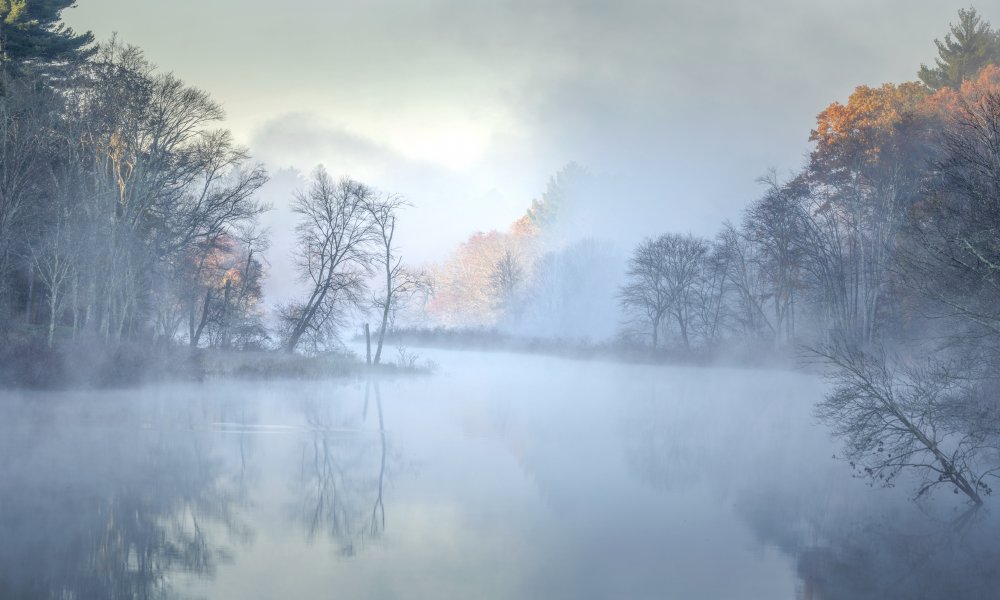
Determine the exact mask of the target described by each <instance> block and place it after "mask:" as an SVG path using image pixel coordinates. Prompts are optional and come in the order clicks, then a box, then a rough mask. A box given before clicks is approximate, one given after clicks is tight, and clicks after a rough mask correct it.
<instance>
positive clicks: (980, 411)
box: [816, 342, 1000, 505]
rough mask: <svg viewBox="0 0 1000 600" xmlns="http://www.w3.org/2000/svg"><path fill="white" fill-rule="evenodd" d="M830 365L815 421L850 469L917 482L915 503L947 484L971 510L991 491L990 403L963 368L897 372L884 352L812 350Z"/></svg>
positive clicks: (993, 426) (843, 347)
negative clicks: (836, 442) (841, 449)
mask: <svg viewBox="0 0 1000 600" xmlns="http://www.w3.org/2000/svg"><path fill="white" fill-rule="evenodd" d="M816 352H817V353H818V354H819V355H820V356H821V357H823V358H824V359H825V360H827V361H828V362H829V363H830V364H831V365H833V367H834V370H833V371H832V372H831V373H830V379H831V380H832V382H833V383H834V390H833V392H832V393H830V394H829V395H828V396H827V398H826V399H825V400H824V401H823V402H821V403H820V405H819V406H818V414H819V415H820V417H821V418H822V419H823V420H825V421H826V422H828V423H830V424H831V425H832V426H833V429H834V431H835V433H836V434H837V435H839V436H840V437H842V438H843V439H844V441H845V451H846V455H847V458H848V459H850V460H851V464H852V465H853V466H854V467H855V468H856V469H858V470H859V471H860V472H861V473H862V474H863V475H864V476H867V477H871V478H872V479H874V480H875V481H878V482H880V483H883V484H885V485H891V484H892V483H893V481H894V479H895V478H896V476H897V475H898V474H899V473H901V472H903V471H904V470H906V471H915V472H917V473H918V474H920V475H921V476H923V480H922V483H921V484H920V487H919V488H918V490H917V496H918V497H919V496H922V495H924V494H925V493H926V492H927V491H929V490H930V489H932V488H934V487H936V486H938V485H951V486H953V489H954V490H955V493H959V492H961V493H962V494H964V495H965V496H966V497H968V499H969V500H970V501H971V502H973V503H974V504H977V505H979V504H982V502H983V500H982V497H983V496H984V495H986V494H989V493H990V492H991V488H990V486H989V485H988V480H989V479H991V478H993V477H996V476H997V473H998V472H1000V465H997V464H996V462H995V457H996V453H997V450H998V442H1000V437H998V432H1000V429H998V427H997V425H998V420H997V411H996V405H995V403H992V404H991V403H988V402H987V403H984V402H982V401H981V398H980V396H979V394H978V392H979V390H980V387H979V386H981V382H980V381H977V380H976V379H975V378H972V377H970V372H969V370H968V368H967V367H964V366H962V365H960V364H953V363H949V362H944V361H930V360H929V361H927V362H925V363H922V364H917V365H909V366H901V367H896V366H894V365H893V364H891V362H890V359H889V358H888V357H887V356H886V353H885V352H884V351H879V352H878V353H877V354H870V353H866V352H864V351H861V350H860V349H858V348H856V347H854V346H852V345H851V344H850V343H849V342H836V343H832V344H830V345H827V346H825V347H823V348H820V349H819V350H817V351H816Z"/></svg>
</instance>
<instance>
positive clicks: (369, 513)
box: [299, 379, 391, 556]
mask: <svg viewBox="0 0 1000 600" xmlns="http://www.w3.org/2000/svg"><path fill="white" fill-rule="evenodd" d="M373 392H374V394H373ZM373 395H374V406H375V413H376V417H377V421H378V422H377V426H378V437H377V438H376V437H374V436H371V435H369V434H370V432H368V431H365V430H364V429H363V425H364V424H365V422H367V421H368V418H369V417H368V415H369V412H370V410H369V405H370V404H372V402H371V400H372V396H373ZM305 411H306V422H307V424H308V426H309V428H310V429H311V432H312V433H311V438H310V439H309V442H308V443H306V444H305V445H304V446H303V448H302V460H301V469H300V473H301V476H300V481H299V485H300V486H301V490H302V511H301V514H302V520H303V522H304V524H305V526H306V529H307V531H308V533H309V536H310V538H315V537H316V536H317V535H320V534H325V535H327V536H329V537H330V539H332V540H334V541H335V542H336V543H337V544H338V546H339V548H340V553H341V554H342V555H344V556H352V555H354V554H355V553H356V552H357V551H358V548H359V547H360V546H362V545H363V544H364V542H365V541H366V540H370V539H375V538H378V537H379V536H380V535H381V534H382V532H383V531H384V530H385V504H384V501H383V495H384V490H385V482H386V477H387V475H388V472H389V471H390V470H391V469H390V468H389V465H388V464H387V463H388V458H389V455H388V443H387V440H386V432H385V416H384V413H383V410H382V395H381V390H380V389H379V384H378V380H372V379H369V380H368V381H367V382H366V383H365V392H364V402H363V405H362V408H361V412H360V414H359V413H357V412H351V411H348V410H344V409H343V407H342V406H341V405H339V404H337V403H334V402H330V401H310V402H307V403H306V405H305Z"/></svg>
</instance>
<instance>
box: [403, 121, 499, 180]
mask: <svg viewBox="0 0 1000 600" xmlns="http://www.w3.org/2000/svg"><path fill="white" fill-rule="evenodd" d="M491 137H492V132H490V131H489V130H488V129H487V128H485V127H481V126H478V127H477V126H475V125H472V124H469V123H446V124H440V123H430V124H428V125H427V126H424V127H419V128H411V129H409V130H404V131H400V132H398V133H396V134H395V135H392V136H390V137H389V139H388V140H387V141H388V143H389V145H390V146H392V147H393V148H395V149H396V150H397V151H398V152H399V153H400V154H402V155H403V156H405V157H406V158H408V159H410V160H417V161H423V162H431V163H436V164H439V165H442V166H444V167H447V168H449V169H453V170H463V169H467V168H469V167H471V166H473V165H474V164H476V162H478V161H479V159H481V158H482V157H483V155H484V154H485V153H486V150H487V148H488V147H489V143H490V138H491Z"/></svg>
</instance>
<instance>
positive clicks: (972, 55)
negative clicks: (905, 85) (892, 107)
mask: <svg viewBox="0 0 1000 600" xmlns="http://www.w3.org/2000/svg"><path fill="white" fill-rule="evenodd" d="M949 29H950V31H949V33H946V34H945V36H944V40H943V41H942V40H938V39H936V40H934V44H935V45H936V46H937V52H938V57H937V58H936V59H934V63H935V66H933V67H928V66H927V65H924V64H922V65H920V71H919V72H918V74H917V75H918V76H919V77H920V81H922V82H924V84H925V85H926V86H927V87H929V88H931V89H932V90H938V89H941V88H943V87H950V88H954V89H958V88H960V87H961V86H962V82H963V81H967V80H969V79H973V78H975V77H976V75H978V74H979V71H981V70H982V69H983V67H985V66H986V65H989V64H996V63H998V62H1000V33H998V32H997V31H996V30H994V29H993V28H991V27H990V23H989V21H985V20H983V19H982V17H980V16H979V14H978V13H977V12H976V9H975V8H971V7H970V8H964V9H959V11H958V23H952V24H950V25H949Z"/></svg>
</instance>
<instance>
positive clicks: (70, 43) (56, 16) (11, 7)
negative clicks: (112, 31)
mask: <svg viewBox="0 0 1000 600" xmlns="http://www.w3.org/2000/svg"><path fill="white" fill-rule="evenodd" d="M73 3H74V0H0V62H2V63H4V64H5V65H13V66H15V67H20V66H22V65H23V64H24V63H27V62H29V61H41V62H73V61H76V60H80V59H83V58H86V57H88V56H90V55H91V54H93V52H94V49H93V47H92V46H91V44H92V42H93V41H94V35H93V34H92V33H90V32H89V31H88V32H86V33H76V32H75V31H73V29H71V28H69V27H66V25H65V24H63V23H62V22H60V13H62V11H63V9H66V8H70V7H72V6H73Z"/></svg>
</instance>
